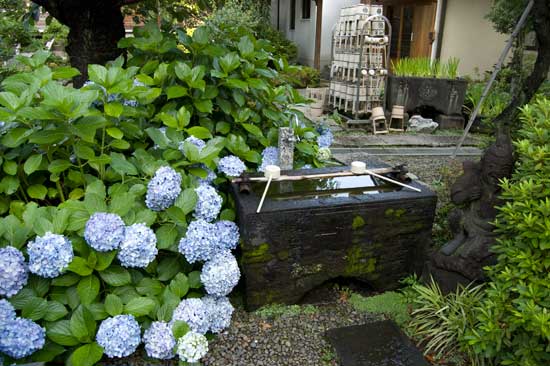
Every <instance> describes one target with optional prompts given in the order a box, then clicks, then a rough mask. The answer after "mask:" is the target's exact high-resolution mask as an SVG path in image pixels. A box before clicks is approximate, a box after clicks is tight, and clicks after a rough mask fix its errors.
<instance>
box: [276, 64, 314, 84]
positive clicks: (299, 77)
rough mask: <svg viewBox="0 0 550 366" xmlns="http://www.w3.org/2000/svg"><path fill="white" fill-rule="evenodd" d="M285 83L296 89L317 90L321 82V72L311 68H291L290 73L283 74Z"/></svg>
mask: <svg viewBox="0 0 550 366" xmlns="http://www.w3.org/2000/svg"><path fill="white" fill-rule="evenodd" d="M282 76H283V80H282V81H283V82H285V83H289V84H291V85H292V86H293V87H294V88H297V89H303V88H317V87H319V85H320V82H321V73H320V72H319V70H317V69H314V68H313V67H309V66H290V67H289V71H288V72H286V73H283V74H282Z"/></svg>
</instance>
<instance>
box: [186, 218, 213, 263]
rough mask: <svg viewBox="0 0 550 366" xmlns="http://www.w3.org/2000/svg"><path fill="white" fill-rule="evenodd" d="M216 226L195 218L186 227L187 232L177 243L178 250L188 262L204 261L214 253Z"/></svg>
mask: <svg viewBox="0 0 550 366" xmlns="http://www.w3.org/2000/svg"><path fill="white" fill-rule="evenodd" d="M215 230H216V226H215V225H214V224H210V223H208V222H206V221H204V220H201V219H199V220H195V221H193V222H191V223H190V224H189V226H188V227H187V233H186V234H185V237H183V238H182V239H181V240H180V242H179V245H178V250H179V252H180V253H181V254H183V255H184V257H185V259H186V260H187V262H189V263H195V262H197V261H206V260H208V259H210V258H211V257H212V255H214V250H215V246H216V240H217V235H216V231H215Z"/></svg>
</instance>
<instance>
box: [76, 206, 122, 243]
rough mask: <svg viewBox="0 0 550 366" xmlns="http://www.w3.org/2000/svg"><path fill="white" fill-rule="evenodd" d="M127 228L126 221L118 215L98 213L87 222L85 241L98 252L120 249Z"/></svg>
mask: <svg viewBox="0 0 550 366" xmlns="http://www.w3.org/2000/svg"><path fill="white" fill-rule="evenodd" d="M125 228H126V227H125V225H124V221H122V218H121V217H120V216H118V215H117V214H113V213H105V212H96V213H95V214H93V215H92V217H90V219H89V220H88V222H86V229H85V230H84V239H86V243H88V245H89V246H91V247H92V248H94V249H95V250H97V251H98V252H108V251H110V250H115V249H117V248H118V247H119V245H120V242H122V240H123V239H124V231H125Z"/></svg>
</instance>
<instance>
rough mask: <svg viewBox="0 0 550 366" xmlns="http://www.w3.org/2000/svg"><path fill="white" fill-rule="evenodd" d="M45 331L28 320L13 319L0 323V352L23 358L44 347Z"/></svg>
mask: <svg viewBox="0 0 550 366" xmlns="http://www.w3.org/2000/svg"><path fill="white" fill-rule="evenodd" d="M45 342H46V331H45V329H44V328H42V327H41V326H40V325H38V324H36V323H35V322H33V321H32V320H30V319H24V318H15V319H11V320H8V321H6V322H4V321H2V322H0V352H2V353H5V354H6V355H8V356H10V357H13V358H23V357H26V356H29V355H31V354H32V353H34V352H35V351H38V350H39V349H41V348H42V347H44V343H45Z"/></svg>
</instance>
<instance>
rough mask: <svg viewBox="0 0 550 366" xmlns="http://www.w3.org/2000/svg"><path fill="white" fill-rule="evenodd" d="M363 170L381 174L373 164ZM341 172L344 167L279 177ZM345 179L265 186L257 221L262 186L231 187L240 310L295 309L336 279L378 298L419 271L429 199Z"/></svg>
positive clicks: (430, 216) (364, 179) (428, 194)
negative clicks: (353, 282) (242, 297)
mask: <svg viewBox="0 0 550 366" xmlns="http://www.w3.org/2000/svg"><path fill="white" fill-rule="evenodd" d="M367 166H369V167H371V168H376V167H381V166H380V164H376V163H373V162H367ZM382 167H383V166H382ZM344 169H348V168H344V167H338V168H327V169H323V170H319V169H314V170H310V171H308V170H300V171H288V172H284V173H285V174H289V175H301V174H304V173H305V172H306V173H307V172H309V173H319V172H328V171H342V170H344ZM347 178H348V179H343V178H339V179H340V180H338V179H336V180H334V179H333V180H308V181H301V182H300V183H299V184H295V183H291V182H273V183H272V185H271V188H270V191H269V194H268V198H267V199H266V201H265V203H264V206H263V208H262V211H261V213H259V214H257V213H256V208H257V206H258V203H259V200H260V196H261V194H262V192H263V188H264V187H265V185H264V184H265V183H254V184H252V185H251V192H250V193H242V192H240V187H239V186H238V185H236V184H234V185H233V186H232V188H233V189H232V191H233V196H234V198H235V202H236V206H237V210H238V222H239V226H240V229H241V238H242V241H241V248H242V261H241V266H242V272H243V275H244V280H245V284H246V302H247V307H248V309H250V310H253V309H256V308H258V307H261V306H263V305H265V304H270V303H284V304H294V303H297V302H299V301H300V299H301V298H302V297H303V296H304V295H306V294H307V292H309V291H311V290H312V289H314V288H316V287H317V286H320V285H321V284H323V283H324V282H326V281H329V280H333V279H336V278H339V277H348V278H354V279H357V280H360V281H363V282H365V283H367V284H368V285H369V286H372V287H373V288H375V289H377V290H380V291H382V290H387V289H393V288H396V287H397V286H398V285H399V280H400V279H402V278H404V277H406V276H407V275H409V274H411V273H413V272H420V271H421V269H422V266H423V263H424V261H425V258H426V249H427V247H428V245H429V242H430V237H431V229H432V224H433V220H434V214H435V205H436V201H437V198H436V195H435V194H434V193H433V192H432V191H431V190H429V189H428V188H427V187H426V186H424V185H422V184H420V183H418V182H412V183H410V184H412V185H413V186H415V187H418V188H421V189H422V192H421V193H417V192H411V191H408V190H400V189H397V188H398V187H397V186H393V185H392V186H387V185H384V184H382V183H381V181H375V182H373V181H372V180H371V179H370V177H368V176H361V177H357V176H355V177H347ZM373 184H375V185H374V186H372V185H373ZM369 185H370V187H369Z"/></svg>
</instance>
